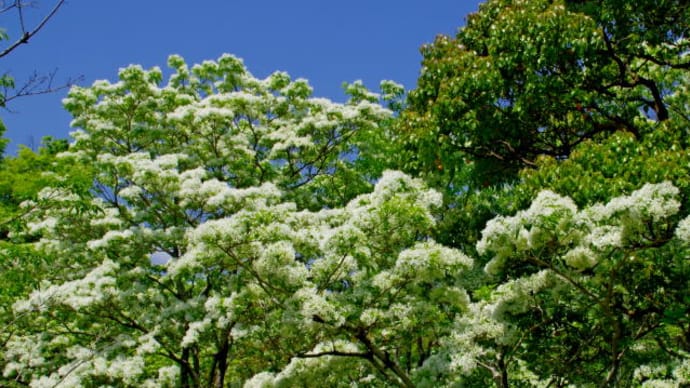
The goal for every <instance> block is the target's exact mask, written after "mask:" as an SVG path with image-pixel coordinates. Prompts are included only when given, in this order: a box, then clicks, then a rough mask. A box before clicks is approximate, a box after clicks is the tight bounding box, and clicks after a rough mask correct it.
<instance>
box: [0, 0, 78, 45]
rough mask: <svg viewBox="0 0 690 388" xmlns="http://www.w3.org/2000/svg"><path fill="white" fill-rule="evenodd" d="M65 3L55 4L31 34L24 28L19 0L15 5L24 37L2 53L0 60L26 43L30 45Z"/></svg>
mask: <svg viewBox="0 0 690 388" xmlns="http://www.w3.org/2000/svg"><path fill="white" fill-rule="evenodd" d="M64 3H65V0H59V1H58V2H57V3H56V4H55V6H54V7H53V9H51V10H50V12H49V13H48V14H47V15H46V16H45V17H44V18H43V20H41V21H40V22H39V23H38V25H36V27H35V28H34V29H33V30H31V31H30V32H27V31H26V30H24V26H23V20H22V18H23V17H22V12H21V9H22V5H21V4H19V0H18V1H17V3H15V7H17V8H18V9H19V15H20V22H21V24H22V36H21V37H20V38H19V39H17V40H16V41H15V42H14V43H12V44H11V45H10V46H9V47H7V48H6V49H4V50H3V51H2V52H0V58H2V57H4V56H6V55H7V54H9V53H11V52H12V51H14V50H15V49H16V48H17V47H19V46H20V45H22V44H24V43H28V42H29V39H31V38H32V37H33V36H34V35H36V34H37V33H38V32H39V31H40V30H41V29H42V28H43V26H45V25H46V23H48V20H50V19H51V18H52V17H53V16H54V15H55V13H57V11H58V10H59V9H60V7H62V5H63V4H64ZM17 4H19V5H17Z"/></svg>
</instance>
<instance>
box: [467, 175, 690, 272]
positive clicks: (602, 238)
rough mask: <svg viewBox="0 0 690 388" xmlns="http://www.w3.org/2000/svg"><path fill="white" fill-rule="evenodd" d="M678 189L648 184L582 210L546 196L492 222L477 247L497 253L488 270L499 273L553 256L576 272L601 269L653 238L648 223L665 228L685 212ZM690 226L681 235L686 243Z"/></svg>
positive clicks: (684, 223) (552, 195) (684, 224)
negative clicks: (611, 255)
mask: <svg viewBox="0 0 690 388" xmlns="http://www.w3.org/2000/svg"><path fill="white" fill-rule="evenodd" d="M678 193H679V191H678V189H677V188H676V187H674V186H673V185H672V184H671V183H669V182H663V183H658V184H645V185H644V186H643V187H642V188H640V189H639V190H636V191H634V192H633V193H631V194H630V195H628V196H621V197H617V198H614V199H612V200H611V201H609V203H607V204H596V205H593V206H590V207H588V208H585V209H583V210H578V209H577V207H576V206H575V204H574V203H573V201H572V200H571V199H570V198H567V197H561V196H559V195H557V194H555V193H553V192H551V191H542V192H541V193H539V195H538V196H537V198H536V199H535V200H534V202H533V203H532V205H531V206H530V207H529V208H528V209H527V210H523V211H519V212H518V213H517V214H515V215H514V216H512V217H503V216H499V217H496V218H494V219H492V220H491V221H489V222H488V223H487V225H486V227H485V228H484V230H483V231H482V239H481V240H480V241H479V242H478V243H477V251H478V252H479V253H480V254H488V253H491V254H493V258H492V259H491V260H490V261H489V262H488V263H487V265H486V267H485V270H486V272H487V273H489V274H494V275H495V274H499V273H500V272H501V271H502V270H503V268H504V267H505V266H506V265H509V261H510V260H511V259H512V260H518V261H519V260H527V259H529V258H530V257H535V256H541V257H540V259H541V260H552V259H554V258H553V257H552V258H551V259H549V258H548V256H549V255H554V256H556V257H555V258H556V259H558V258H562V259H563V261H565V263H567V264H568V265H569V266H570V267H572V268H574V269H576V270H585V269H587V268H591V267H593V266H595V265H596V264H597V263H598V261H599V260H600V258H601V256H602V255H605V254H606V252H609V251H610V250H611V249H616V248H621V247H623V246H625V245H626V244H636V243H638V242H640V241H644V240H645V239H646V238H648V237H647V234H646V232H647V231H648V224H649V223H652V224H660V223H662V222H663V221H665V220H668V219H669V218H670V217H672V216H673V215H675V214H676V213H677V212H678V211H679V209H680V202H679V201H678V199H677V196H678ZM687 225H688V222H687V221H685V220H683V221H682V222H681V223H680V224H679V225H678V228H677V232H676V235H677V237H678V238H679V239H680V240H685V239H686V238H687V237H686V235H687V234H688V232H687V231H686V229H688V226H687Z"/></svg>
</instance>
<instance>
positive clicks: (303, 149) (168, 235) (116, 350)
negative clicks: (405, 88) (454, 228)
mask: <svg viewBox="0 0 690 388" xmlns="http://www.w3.org/2000/svg"><path fill="white" fill-rule="evenodd" d="M169 64H170V66H171V67H172V68H173V69H174V73H173V75H172V76H171V77H170V80H169V82H168V83H167V84H166V85H164V86H161V85H160V84H161V80H162V73H161V71H160V70H158V69H152V70H149V71H145V70H143V69H141V68H140V67H136V66H134V67H130V68H127V69H123V70H122V71H121V72H120V81H119V82H117V83H108V82H96V83H95V84H94V85H93V86H92V87H90V88H75V89H73V90H72V91H71V92H70V94H69V96H68V98H67V99H66V100H65V106H66V107H67V109H69V110H70V111H71V112H72V114H73V115H74V117H75V119H74V125H75V126H77V127H79V128H80V129H79V130H78V131H77V132H76V133H75V134H74V137H75V143H74V144H72V146H71V147H70V149H69V151H68V152H66V153H63V154H62V155H61V158H62V159H63V160H68V161H72V162H74V163H85V164H91V165H93V168H94V171H95V178H94V186H93V189H92V192H93V194H94V195H93V197H92V198H85V197H84V196H79V195H76V193H73V192H70V191H69V190H67V189H66V188H47V189H44V190H43V191H42V192H41V193H40V195H39V200H40V201H44V202H49V203H53V206H43V207H39V208H37V210H35V211H32V212H30V215H29V217H28V223H27V228H28V233H32V234H34V235H37V236H40V237H41V239H40V242H39V245H40V248H41V249H42V250H43V251H44V252H46V254H48V255H49V256H50V257H51V265H52V268H51V273H50V276H48V277H46V279H45V281H44V282H43V283H42V284H41V285H40V287H39V288H38V289H37V290H36V291H34V292H33V293H32V294H31V295H30V296H29V297H28V298H26V299H25V300H22V301H19V302H17V303H15V305H14V310H15V313H16V314H17V315H18V317H19V319H21V320H22V324H25V325H28V326H29V327H30V328H31V329H29V330H25V331H24V332H23V333H22V334H21V335H15V336H13V337H12V338H11V339H10V340H9V342H8V344H7V346H6V352H5V355H4V359H5V361H6V365H5V367H4V375H5V376H6V377H7V378H10V379H14V380H15V381H17V382H23V383H29V382H30V383H31V384H33V385H35V386H55V385H60V384H62V385H67V386H73V385H79V384H87V385H102V384H106V385H113V384H115V385H120V386H142V385H145V386H166V385H176V386H177V385H181V386H200V385H212V386H218V387H221V386H224V384H226V382H230V381H232V382H240V381H243V380H246V379H249V378H251V377H252V376H253V375H255V374H258V376H257V377H255V378H254V379H253V380H252V381H255V382H256V381H266V380H267V379H271V380H276V381H299V379H305V378H308V376H309V375H305V374H311V375H313V374H314V373H319V372H315V371H314V370H312V369H314V368H307V367H306V365H313V364H316V365H318V366H319V368H321V369H322V370H323V368H327V369H328V368H329V365H337V364H338V363H340V364H342V363H345V364H347V365H351V366H352V368H351V369H349V370H348V371H347V373H345V375H343V376H340V377H338V379H350V380H352V381H371V380H378V381H389V382H392V383H398V384H403V385H407V386H411V385H412V384H413V382H412V381H413V378H414V371H415V369H416V368H417V367H418V366H419V365H422V364H423V362H424V361H425V360H426V359H427V358H428V357H429V356H430V355H431V354H432V350H433V349H434V348H435V347H437V346H438V344H439V340H440V338H441V337H442V336H443V335H444V334H445V333H446V332H447V331H448V329H449V328H450V327H451V323H452V320H453V319H454V317H455V315H457V314H459V313H461V312H462V311H463V310H464V308H465V307H466V305H467V302H468V298H467V295H466V294H465V292H464V290H463V289H462V288H460V287H459V286H458V282H459V277H460V276H461V274H462V269H463V268H467V267H468V266H470V265H471V260H470V259H469V258H467V257H466V256H464V255H463V254H461V253H459V252H457V251H454V250H452V249H448V248H445V247H442V246H440V245H438V244H436V243H434V241H433V240H432V239H430V232H431V230H432V228H433V224H434V218H433V217H432V215H431V213H430V211H431V210H432V209H433V208H434V207H436V206H438V205H440V197H439V195H438V194H436V193H435V192H433V191H431V190H429V189H427V188H425V187H424V185H423V184H421V183H420V182H419V181H416V180H414V179H411V178H409V177H407V176H405V175H403V174H400V173H395V172H383V166H384V163H385V160H379V161H378V162H377V161H376V160H377V158H380V156H381V155H380V152H381V150H384V149H385V148H384V147H383V146H382V147H381V148H379V149H376V148H375V146H376V144H377V142H378V140H377V139H379V138H382V135H381V133H382V132H383V131H385V127H384V126H383V125H384V124H385V123H386V121H387V120H389V115H390V113H389V111H387V110H386V109H384V108H382V107H381V106H380V105H379V104H378V103H377V102H376V101H377V100H378V97H377V96H376V95H374V94H372V93H370V92H368V91H366V90H365V89H364V88H363V86H362V85H361V84H359V83H355V84H353V85H350V86H349V87H348V88H347V92H348V93H349V94H350V96H351V99H350V101H349V102H348V103H346V104H336V103H333V102H331V101H328V100H324V99H316V98H312V97H311V96H310V94H311V89H310V88H309V86H308V84H307V83H306V82H305V81H303V80H296V81H293V80H291V79H290V78H289V77H288V76H287V75H286V74H284V73H275V74H272V75H271V76H269V77H268V78H266V79H263V80H260V79H256V78H254V77H253V76H252V75H251V74H249V73H248V72H247V71H246V69H245V68H244V66H243V64H242V63H241V61H240V60H238V59H236V58H234V57H232V56H227V55H226V56H223V57H221V58H220V59H219V60H218V61H216V62H211V61H208V62H204V63H202V64H200V65H196V66H194V67H192V68H191V69H189V68H188V67H187V65H186V64H185V63H184V62H183V60H182V59H181V58H179V57H177V56H172V57H171V58H170V60H169ZM384 90H388V91H390V92H395V93H397V92H398V90H399V87H397V86H395V85H394V84H392V83H387V84H384ZM384 97H387V96H384ZM365 167H366V169H365ZM381 174H382V176H380V178H378V176H379V175H381ZM374 181H376V182H377V183H376V184H375V186H373V191H372V182H374ZM315 194H318V195H315ZM24 206H27V207H28V206H31V202H29V203H26V204H24ZM291 360H292V361H291ZM319 368H316V369H315V370H318V369H319ZM269 370H271V371H280V370H283V372H280V373H277V374H267V371H269ZM295 379H297V380H295Z"/></svg>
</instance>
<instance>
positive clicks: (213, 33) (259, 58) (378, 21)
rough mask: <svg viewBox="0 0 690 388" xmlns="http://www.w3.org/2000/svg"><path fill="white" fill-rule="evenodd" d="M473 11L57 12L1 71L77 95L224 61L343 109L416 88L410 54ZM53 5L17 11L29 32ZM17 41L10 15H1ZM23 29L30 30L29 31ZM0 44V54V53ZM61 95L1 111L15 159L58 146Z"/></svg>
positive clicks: (402, 1) (71, 1)
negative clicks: (134, 69) (361, 92)
mask: <svg viewBox="0 0 690 388" xmlns="http://www.w3.org/2000/svg"><path fill="white" fill-rule="evenodd" d="M479 3H480V1H477V0H469V1H457V0H455V1H452V0H427V1H421V0H399V1H393V0H349V1H326V0H321V1H319V0H290V1H285V0H226V1H222V0H207V1H197V2H195V1H181V0H136V1H135V0H119V1H105V0H68V1H67V3H66V4H65V5H64V6H63V7H62V8H61V9H60V11H59V12H58V14H57V15H55V17H54V18H53V19H52V20H51V21H50V22H49V23H48V24H47V25H46V26H45V28H44V29H43V30H42V31H41V32H40V33H39V34H38V35H36V36H35V37H34V38H33V39H32V40H31V41H30V42H29V44H27V45H23V46H21V47H19V48H18V49H17V50H16V51H14V52H13V53H11V54H10V55H9V56H7V57H5V58H2V59H0V70H1V71H2V72H10V74H12V75H13V76H14V77H15V78H16V82H17V84H18V85H21V83H22V81H23V80H25V79H26V78H27V77H29V76H30V75H31V74H32V73H33V72H34V71H36V72H39V73H48V72H51V71H53V70H56V69H57V70H58V72H57V76H56V82H60V81H63V82H64V80H65V79H67V78H69V77H77V76H83V81H81V82H80V85H90V84H91V83H92V82H93V81H95V80H99V79H109V80H114V79H116V77H117V71H118V69H119V68H121V67H124V66H127V65H129V64H141V65H142V66H144V67H146V68H149V67H152V66H156V65H158V66H161V67H162V68H164V67H165V63H166V60H167V57H168V55H170V54H179V55H182V56H183V57H184V58H185V59H186V60H187V62H189V63H197V62H200V61H203V60H205V59H216V58H218V57H219V56H220V55H221V54H222V53H231V54H234V55H236V56H238V57H240V58H243V59H244V62H245V64H246V65H247V67H248V68H249V71H250V72H252V73H253V74H254V75H256V76H258V77H265V76H266V75H268V74H270V73H272V72H273V71H275V70H282V71H287V72H288V73H289V74H290V75H291V76H292V77H294V78H297V77H303V78H307V79H308V80H309V81H310V83H311V85H312V86H313V87H314V94H315V95H317V96H320V97H327V98H331V99H334V100H342V99H343V95H342V91H341V84H342V83H343V82H344V81H348V82H351V81H354V80H358V79H361V80H363V81H364V83H365V85H367V86H368V87H369V88H372V89H377V87H378V83H379V81H381V80H383V79H391V80H394V81H397V82H399V83H402V84H403V85H405V87H406V88H408V89H411V88H413V87H414V86H415V82H416V78H417V75H418V73H419V70H420V61H421V56H420V54H419V47H420V46H421V45H422V44H424V43H429V42H431V41H433V39H434V37H435V36H436V35H437V34H451V35H452V34H455V32H456V31H457V29H458V27H460V26H461V25H463V24H464V21H465V17H466V16H467V15H468V14H469V13H470V12H474V11H476V10H477V7H478V4H479ZM53 4H54V1H50V0H41V1H39V2H38V6H39V8H37V9H32V10H27V12H29V15H28V16H29V17H30V18H33V19H34V20H35V19H36V18H38V17H41V16H43V15H44V14H45V13H46V12H47V11H48V10H49V9H50V7H52V5H53ZM0 16H1V17H0V26H2V27H4V28H5V29H6V30H7V32H8V33H9V34H10V37H11V38H12V37H16V36H17V33H18V28H17V26H16V15H15V14H14V13H12V12H7V13H5V14H2V15H0ZM29 21H30V20H29ZM3 43H4V42H3ZM65 94H66V91H61V92H57V93H53V94H49V95H44V96H33V97H27V98H24V99H17V100H14V101H11V102H10V104H9V106H8V107H9V109H10V110H11V111H13V112H8V111H0V117H1V118H2V120H3V121H4V122H5V124H6V126H7V127H8V131H7V133H6V136H7V137H9V138H10V140H11V144H10V146H9V147H8V149H7V151H8V152H10V153H14V152H15V150H16V148H17V145H18V144H29V145H37V144H39V143H40V139H41V138H42V137H43V136H46V135H51V136H55V137H59V138H66V137H68V133H69V132H70V130H71V129H70V127H69V122H70V120H71V117H70V116H69V114H67V112H65V111H64V110H63V109H62V106H61V102H60V101H61V100H62V98H63V97H64V96H65Z"/></svg>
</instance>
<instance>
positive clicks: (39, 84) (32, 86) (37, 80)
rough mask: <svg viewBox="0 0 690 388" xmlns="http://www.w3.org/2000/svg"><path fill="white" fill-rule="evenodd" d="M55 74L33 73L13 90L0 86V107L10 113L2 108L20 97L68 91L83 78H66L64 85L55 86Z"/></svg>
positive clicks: (53, 72) (55, 72)
mask: <svg viewBox="0 0 690 388" xmlns="http://www.w3.org/2000/svg"><path fill="white" fill-rule="evenodd" d="M56 74H57V69H56V70H53V71H51V72H50V73H48V74H38V73H36V72H34V73H33V74H32V75H31V76H30V77H29V78H28V79H27V80H26V81H25V82H24V84H23V85H21V86H20V87H19V88H14V87H13V85H6V86H1V87H0V106H2V107H3V108H5V109H6V110H8V111H11V110H10V109H8V108H7V107H5V106H4V105H5V104H7V102H9V101H12V100H14V99H17V98H21V97H28V96H36V95H41V94H49V93H54V92H57V91H60V90H64V89H68V88H70V87H72V86H74V85H76V84H77V83H78V82H80V81H82V80H83V76H79V77H77V78H68V79H67V80H66V81H65V82H64V83H60V84H58V85H55V75H56Z"/></svg>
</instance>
